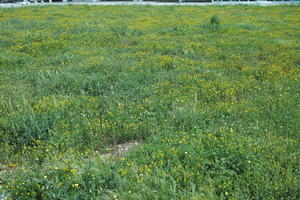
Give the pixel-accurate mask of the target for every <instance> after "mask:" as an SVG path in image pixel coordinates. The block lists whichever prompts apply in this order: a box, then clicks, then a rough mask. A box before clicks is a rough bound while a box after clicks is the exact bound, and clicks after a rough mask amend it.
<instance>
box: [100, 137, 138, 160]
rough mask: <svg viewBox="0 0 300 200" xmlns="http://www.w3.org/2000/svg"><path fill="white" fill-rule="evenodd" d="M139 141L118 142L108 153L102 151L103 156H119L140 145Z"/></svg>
mask: <svg viewBox="0 0 300 200" xmlns="http://www.w3.org/2000/svg"><path fill="white" fill-rule="evenodd" d="M139 144H140V142H139V141H130V142H125V143H122V144H118V145H116V146H114V147H112V149H111V150H110V152H107V153H102V154H101V157H103V158H107V157H119V156H122V155H123V154H125V153H127V152H129V151H131V150H132V149H133V148H134V147H136V146H137V145H139Z"/></svg>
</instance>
